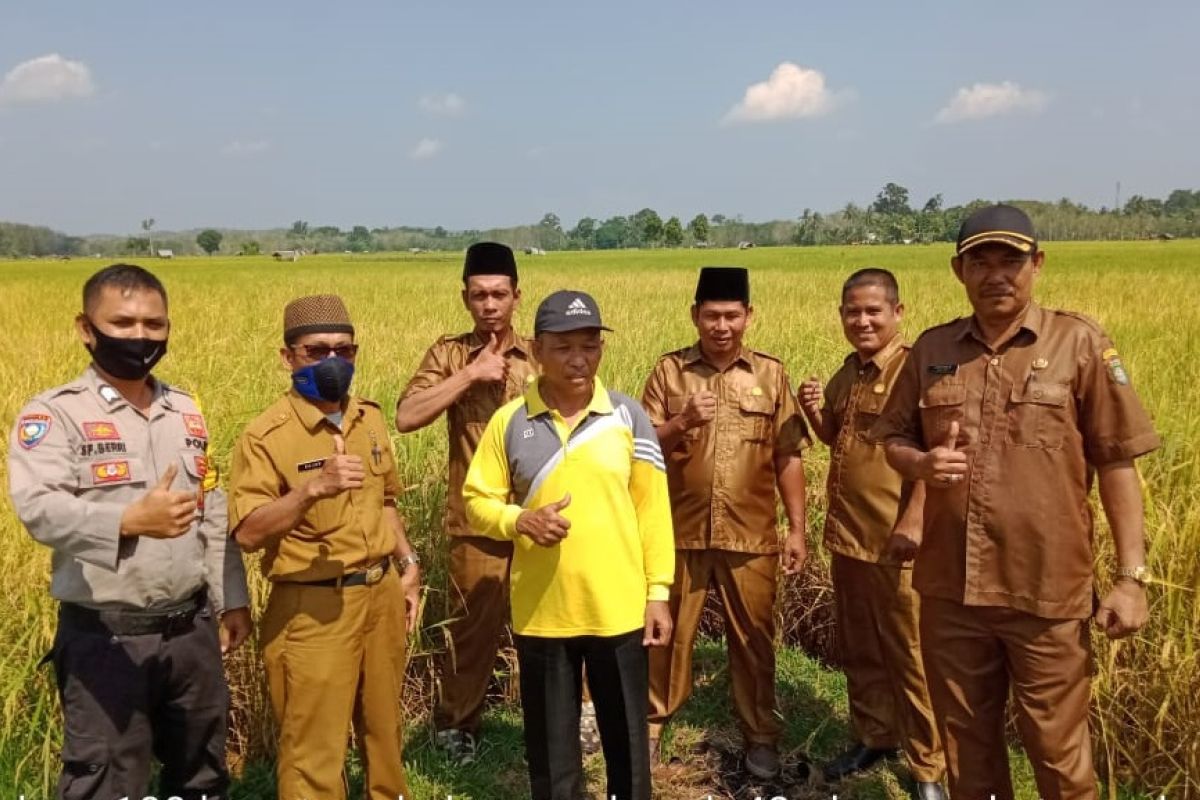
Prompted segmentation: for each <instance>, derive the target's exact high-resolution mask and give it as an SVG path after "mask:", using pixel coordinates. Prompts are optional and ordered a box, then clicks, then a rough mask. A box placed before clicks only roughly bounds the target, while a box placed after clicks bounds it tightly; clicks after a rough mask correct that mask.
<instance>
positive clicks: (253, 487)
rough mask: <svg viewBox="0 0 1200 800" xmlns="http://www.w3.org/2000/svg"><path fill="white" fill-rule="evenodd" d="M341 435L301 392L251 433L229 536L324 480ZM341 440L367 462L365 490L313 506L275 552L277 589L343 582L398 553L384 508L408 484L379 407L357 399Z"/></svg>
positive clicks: (238, 460) (242, 455)
mask: <svg viewBox="0 0 1200 800" xmlns="http://www.w3.org/2000/svg"><path fill="white" fill-rule="evenodd" d="M336 433H338V428H337V427H336V426H335V425H334V424H333V423H332V422H331V421H330V420H329V419H328V418H326V416H325V414H323V413H322V412H321V410H320V409H319V408H317V407H316V406H315V405H313V404H312V403H310V402H309V401H308V400H306V399H305V398H303V397H301V396H300V395H299V394H297V393H296V391H295V390H289V391H288V392H287V393H286V394H285V395H284V396H283V397H281V398H279V400H277V401H275V403H274V404H272V405H271V406H270V407H269V408H268V409H267V410H266V411H264V412H263V413H262V414H260V415H259V416H258V417H257V418H256V419H254V420H253V421H252V422H251V423H250V424H249V425H247V426H246V430H245V431H244V432H243V433H242V436H241V438H240V439H238V442H237V445H236V446H235V447H234V450H233V469H232V474H231V478H230V487H229V529H230V530H235V529H236V528H237V526H238V524H239V523H240V522H241V521H242V520H244V519H245V518H246V517H247V516H249V515H250V512H252V511H254V509H256V508H258V507H260V506H264V505H266V504H268V503H270V502H273V501H274V500H278V499H279V498H280V497H282V496H283V495H285V494H287V493H288V492H290V491H292V490H293V489H296V488H298V487H300V486H303V485H304V484H305V483H307V482H308V481H310V480H312V479H313V478H315V477H316V476H317V475H319V474H320V472H321V467H322V465H323V464H324V463H325V459H326V458H328V457H329V456H331V455H333V452H334V441H333V436H334V434H336ZM341 433H342V437H343V439H344V440H345V442H346V453H347V455H356V456H359V457H360V458H362V460H363V467H364V471H365V473H366V478H365V480H364V481H363V485H362V487H361V488H359V489H351V490H349V491H345V492H342V493H340V494H336V495H334V496H333V497H326V498H324V499H322V500H318V501H317V502H315V503H313V505H312V506H311V507H310V508H309V509H308V513H306V514H305V515H304V519H302V520H301V521H300V525H299V526H298V527H297V528H296V529H295V530H294V531H291V532H290V533H286V534H284V535H283V536H281V537H279V538H278V539H276V540H275V541H274V542H273V543H272V544H270V545H268V546H267V548H266V554H265V557H264V558H263V562H262V570H263V575H265V576H266V577H267V578H269V579H270V580H272V581H316V580H326V579H329V578H336V577H338V576H339V575H342V574H344V573H347V572H356V571H359V570H362V569H365V568H366V567H368V566H370V565H372V564H374V563H377V562H378V561H380V560H381V559H383V558H385V557H387V556H389V555H391V554H392V552H393V551H394V550H395V549H396V532H395V530H394V529H393V528H392V526H391V525H390V524H388V521H387V519H386V518H385V517H384V515H383V507H384V504H385V503H387V504H393V503H394V501H395V498H396V495H397V494H398V493H399V491H400V481H399V479H398V477H397V474H396V462H395V460H394V459H393V457H392V444H391V440H390V439H388V434H387V426H386V424H385V423H384V419H383V413H382V412H381V411H380V410H379V406H378V405H377V404H376V403H373V402H371V401H370V400H364V399H362V398H360V397H352V398H350V400H349V401H348V403H347V405H346V411H345V414H344V415H343V417H342V424H341Z"/></svg>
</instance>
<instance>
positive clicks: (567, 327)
mask: <svg viewBox="0 0 1200 800" xmlns="http://www.w3.org/2000/svg"><path fill="white" fill-rule="evenodd" d="M585 328H599V329H600V330H602V331H611V330H612V328H606V327H605V326H604V323H603V322H601V321H600V307H599V306H597V305H596V301H595V300H594V299H592V296H591V295H590V294H588V293H587V292H576V291H572V290H570V289H560V290H558V291H557V292H555V293H554V294H552V295H550V296H549V297H547V298H546V299H545V300H543V301H542V302H541V304H540V305H539V306H538V309H537V314H536V315H535V316H534V318H533V335H534V336H540V335H541V334H543V333H567V332H568V331H579V330H583V329H585Z"/></svg>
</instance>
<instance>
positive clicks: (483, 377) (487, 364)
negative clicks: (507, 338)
mask: <svg viewBox="0 0 1200 800" xmlns="http://www.w3.org/2000/svg"><path fill="white" fill-rule="evenodd" d="M469 369H470V370H471V379H472V381H479V382H485V383H499V382H500V381H503V380H504V379H505V378H507V377H508V362H507V361H505V360H504V353H503V352H502V351H501V350H500V337H499V336H497V335H496V333H495V332H494V331H493V332H492V335H491V339H490V340H489V341H488V343H487V346H486V347H484V348H483V349H482V350H480V351H479V355H477V356H475V360H474V361H472V362H471V365H470V367H469Z"/></svg>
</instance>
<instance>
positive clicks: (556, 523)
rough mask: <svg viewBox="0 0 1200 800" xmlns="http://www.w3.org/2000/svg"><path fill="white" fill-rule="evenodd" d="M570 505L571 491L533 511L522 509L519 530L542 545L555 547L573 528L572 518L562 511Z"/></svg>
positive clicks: (518, 524) (518, 522) (518, 520)
mask: <svg viewBox="0 0 1200 800" xmlns="http://www.w3.org/2000/svg"><path fill="white" fill-rule="evenodd" d="M569 505H571V494H570V492H568V493H567V494H565V495H563V498H562V499H561V500H558V501H557V502H554V503H549V504H547V505H544V506H542V507H541V508H539V509H536V510H533V511H522V512H521V516H519V517H517V532H518V533H521V534H523V535H525V536H528V537H529V538H530V539H533V541H534V542H536V543H537V544H539V545H541V546H542V547H553V546H554V545H556V544H558V543H559V542H561V541H562V540H563V539H565V538H567V531H569V530H570V529H571V520H569V519H567V518H566V517H564V516H563V515H562V514H561V513H560V512H562V510H563V509H564V508H566V507H567V506H569Z"/></svg>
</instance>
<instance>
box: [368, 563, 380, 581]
mask: <svg viewBox="0 0 1200 800" xmlns="http://www.w3.org/2000/svg"><path fill="white" fill-rule="evenodd" d="M366 578H367V586H374V585H375V584H377V583H379V582H380V581H381V580H383V564H382V563H379V564H375V565H373V566H370V567H367V572H366Z"/></svg>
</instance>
